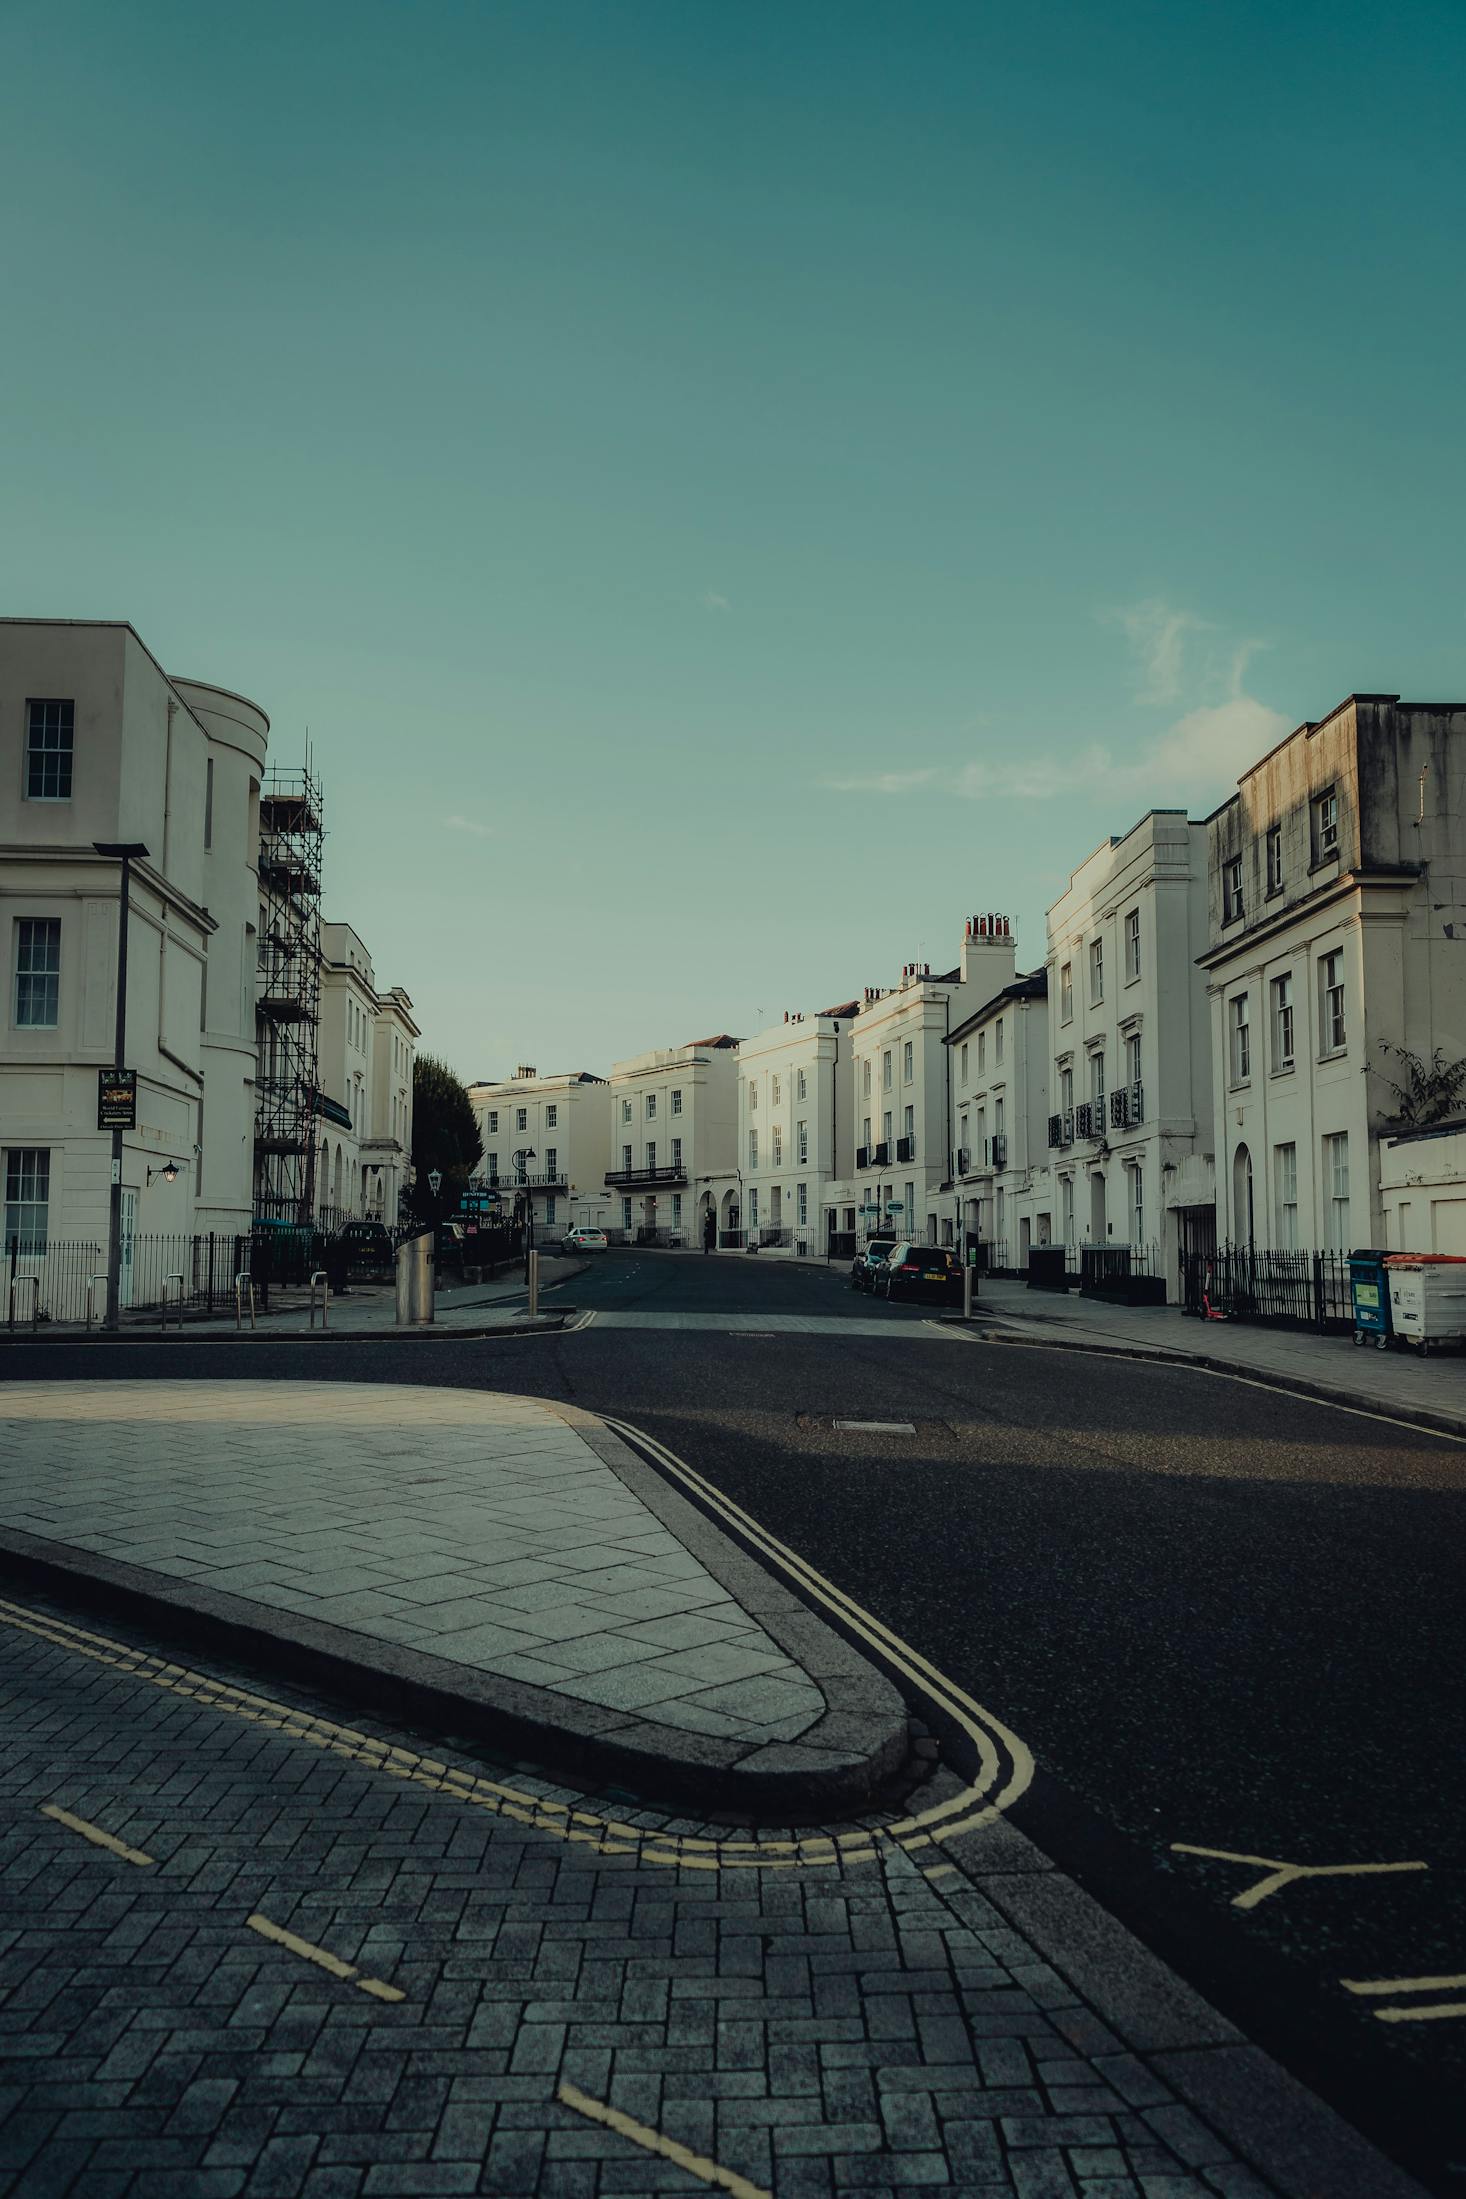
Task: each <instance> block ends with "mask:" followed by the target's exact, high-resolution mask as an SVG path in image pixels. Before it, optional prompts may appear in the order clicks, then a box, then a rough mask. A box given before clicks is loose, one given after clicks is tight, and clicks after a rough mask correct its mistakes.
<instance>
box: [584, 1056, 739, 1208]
mask: <svg viewBox="0 0 1466 2199" xmlns="http://www.w3.org/2000/svg"><path fill="white" fill-rule="evenodd" d="M608 1138H609V1150H608V1155H607V1160H606V1165H605V1172H604V1182H605V1187H606V1189H607V1191H608V1192H609V1193H610V1194H611V1201H612V1212H611V1227H612V1229H613V1230H614V1231H615V1233H616V1234H617V1235H619V1236H621V1237H623V1238H624V1239H625V1240H626V1242H628V1243H631V1244H636V1243H641V1244H671V1243H679V1244H684V1245H693V1244H701V1243H702V1241H703V1232H704V1230H705V1229H706V1227H707V1218H708V1216H709V1215H711V1216H713V1217H714V1219H715V1220H716V1222H717V1225H718V1230H719V1237H720V1241H721V1239H722V1238H725V1237H726V1238H728V1239H729V1240H732V1239H733V1238H734V1237H735V1236H736V1234H737V1232H738V1231H739V1229H740V1228H741V1227H742V1226H743V1225H742V1221H741V1206H742V1183H741V1178H740V1173H739V1162H738V1041H737V1039H736V1038H730V1037H729V1035H728V1033H727V1032H726V1031H722V1032H719V1033H718V1035H717V1036H716V1037H715V1038H706V1039H696V1040H693V1041H690V1042H689V1043H688V1044H687V1045H686V1046H661V1047H654V1048H653V1049H651V1051H649V1052H647V1053H644V1054H634V1055H632V1056H631V1057H630V1058H629V1059H627V1060H626V1061H618V1062H616V1063H614V1064H613V1065H612V1069H611V1111H610V1127H609V1133H608Z"/></svg>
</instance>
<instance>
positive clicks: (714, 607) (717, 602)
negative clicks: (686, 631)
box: [697, 588, 733, 611]
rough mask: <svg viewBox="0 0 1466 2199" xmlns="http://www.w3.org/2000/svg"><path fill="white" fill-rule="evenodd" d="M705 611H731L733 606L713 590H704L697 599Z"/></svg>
mask: <svg viewBox="0 0 1466 2199" xmlns="http://www.w3.org/2000/svg"><path fill="white" fill-rule="evenodd" d="M697 600H698V602H699V603H700V604H701V605H702V607H703V609H704V610H705V611H731V610H732V608H733V606H732V604H731V603H730V602H729V601H728V598H727V597H726V596H720V595H719V594H718V592H717V590H716V589H715V588H705V589H704V590H703V592H702V594H701V595H700V596H699V597H698V599H697Z"/></svg>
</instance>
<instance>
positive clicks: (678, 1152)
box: [672, 1138, 682, 1168]
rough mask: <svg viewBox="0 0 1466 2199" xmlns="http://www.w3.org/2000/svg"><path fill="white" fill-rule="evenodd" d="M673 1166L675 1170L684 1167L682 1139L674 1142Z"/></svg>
mask: <svg viewBox="0 0 1466 2199" xmlns="http://www.w3.org/2000/svg"><path fill="white" fill-rule="evenodd" d="M672 1166H673V1167H674V1168H680V1167H681V1166H682V1140H681V1139H680V1138H674V1139H673V1140H672Z"/></svg>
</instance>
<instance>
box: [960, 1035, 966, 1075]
mask: <svg viewBox="0 0 1466 2199" xmlns="http://www.w3.org/2000/svg"><path fill="white" fill-rule="evenodd" d="M958 1074H959V1075H960V1076H961V1079H962V1082H963V1083H964V1084H965V1083H966V1082H967V1041H966V1039H964V1040H963V1041H962V1053H961V1056H960V1057H959V1061H958Z"/></svg>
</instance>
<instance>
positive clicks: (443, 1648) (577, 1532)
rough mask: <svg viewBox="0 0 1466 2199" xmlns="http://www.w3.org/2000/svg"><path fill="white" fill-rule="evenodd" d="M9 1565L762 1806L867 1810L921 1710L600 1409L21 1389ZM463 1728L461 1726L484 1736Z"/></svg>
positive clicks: (494, 1400) (400, 1392)
mask: <svg viewBox="0 0 1466 2199" xmlns="http://www.w3.org/2000/svg"><path fill="white" fill-rule="evenodd" d="M0 1453H3V1456H4V1461H5V1470H4V1473H3V1476H0V1550H3V1549H5V1548H9V1549H10V1550H12V1551H17V1552H20V1553H21V1554H22V1555H29V1556H31V1557H32V1558H35V1559H39V1560H42V1561H46V1560H52V1561H55V1562H58V1563H64V1564H65V1565H67V1566H68V1567H69V1568H70V1569H71V1570H72V1572H73V1573H75V1572H81V1573H83V1574H87V1575H90V1576H91V1577H92V1578H93V1579H94V1580H100V1581H104V1582H105V1581H111V1582H112V1583H113V1584H114V1585H116V1586H119V1587H121V1588H123V1589H125V1590H131V1591H134V1592H138V1593H141V1594H143V1595H145V1596H146V1597H148V1598H149V1599H150V1600H151V1601H152V1602H154V1603H159V1602H161V1603H166V1604H168V1605H170V1606H171V1607H173V1608H176V1609H182V1610H187V1611H189V1612H191V1613H192V1614H194V1616H195V1617H197V1618H199V1619H202V1620H205V1621H211V1622H213V1624H214V1625H215V1626H216V1627H218V1628H233V1629H240V1630H245V1631H247V1632H248V1633H249V1634H250V1635H251V1637H264V1638H265V1639H266V1640H268V1641H270V1642H273V1643H275V1644H276V1645H277V1646H278V1647H280V1648H281V1650H282V1651H283V1652H284V1653H285V1654H286V1656H287V1657H288V1656H290V1655H291V1654H293V1652H294V1651H295V1650H297V1649H301V1650H306V1651H312V1650H313V1651H316V1652H318V1653H320V1654H322V1655H329V1657H330V1658H331V1659H332V1660H333V1662H334V1664H336V1665H337V1666H340V1665H345V1666H347V1667H349V1668H352V1669H353V1670H355V1671H357V1672H359V1673H360V1674H361V1675H363V1676H364V1678H365V1680H366V1681H367V1683H368V1687H369V1692H370V1693H371V1694H372V1696H373V1699H375V1700H381V1699H383V1698H384V1696H385V1695H386V1694H387V1693H388V1691H389V1690H390V1689H392V1688H394V1687H395V1688H397V1689H398V1690H399V1691H400V1690H401V1689H402V1688H403V1687H407V1688H409V1689H410V1688H413V1687H416V1688H418V1689H419V1690H421V1689H428V1690H430V1691H432V1692H433V1693H434V1694H436V1695H437V1696H440V1697H446V1698H447V1699H448V1701H449V1703H450V1704H451V1705H452V1706H453V1707H454V1708H455V1709H456V1711H457V1713H458V1714H459V1715H460V1716H471V1715H472V1714H473V1713H474V1712H475V1711H477V1713H478V1721H477V1722H478V1723H479V1724H480V1726H483V1725H484V1723H485V1719H487V1722H488V1729H489V1730H490V1732H491V1733H492V1732H495V1731H496V1730H497V1724H498V1721H500V1720H502V1719H506V1718H507V1719H509V1720H511V1721H513V1722H514V1726H515V1730H516V1731H519V1730H520V1729H528V1731H529V1733H530V1735H531V1736H532V1737H534V1738H537V1739H538V1741H539V1743H540V1745H541V1746H542V1747H548V1748H549V1749H550V1752H551V1753H552V1754H553V1753H555V1747H554V1744H556V1743H557V1742H558V1743H560V1744H562V1746H561V1748H560V1753H562V1754H563V1753H564V1746H563V1744H566V1743H568V1742H573V1743H574V1744H575V1745H577V1746H581V1747H587V1748H594V1749H596V1750H598V1751H599V1753H600V1757H601V1759H602V1760H603V1761H604V1762H609V1763H610V1764H612V1766H613V1767H615V1766H620V1767H621V1768H622V1769H623V1771H624V1770H626V1769H627V1768H628V1767H630V1766H632V1765H633V1764H635V1765H636V1766H638V1767H639V1768H641V1769H642V1770H643V1772H649V1773H650V1775H651V1777H652V1779H653V1782H655V1780H656V1778H657V1776H658V1773H659V1772H660V1773H662V1774H664V1775H665V1778H666V1780H668V1781H672V1782H674V1783H675V1782H677V1781H679V1780H680V1781H681V1782H682V1783H686V1782H687V1780H688V1779H691V1778H695V1779H696V1780H697V1781H698V1783H699V1786H700V1788H701V1789H702V1790H704V1791H709V1792H710V1791H712V1790H713V1789H715V1788H716V1787H717V1786H718V1783H719V1781H720V1780H721V1782H722V1787H723V1791H724V1795H725V1798H726V1797H727V1796H728V1795H733V1796H742V1797H743V1799H744V1802H745V1803H747V1804H751V1803H753V1802H754V1801H755V1800H759V1799H762V1800H763V1801H764V1802H765V1803H767V1802H769V1801H771V1800H772V1799H773V1798H774V1797H776V1796H782V1798H783V1800H784V1802H785V1805H786V1807H787V1806H788V1804H790V1803H791V1802H793V1801H795V1800H796V1799H798V1797H799V1796H800V1795H801V1794H804V1793H805V1790H806V1789H807V1790H808V1794H807V1797H806V1798H807V1799H808V1800H810V1801H816V1800H817V1801H819V1802H821V1803H824V1804H827V1805H829V1804H834V1803H835V1802H836V1801H837V1800H839V1799H840V1798H842V1797H843V1798H844V1799H845V1800H847V1801H854V1800H859V1799H862V1798H863V1797H864V1796H866V1795H868V1794H869V1793H870V1792H871V1791H873V1789H874V1788H875V1787H876V1786H878V1785H879V1783H880V1781H881V1780H882V1779H883V1778H884V1777H885V1776H886V1775H887V1774H888V1773H889V1772H890V1771H892V1770H894V1769H896V1768H897V1767H898V1765H899V1763H900V1762H901V1760H902V1759H903V1757H904V1754H905V1736H906V1721H905V1716H904V1712H903V1711H902V1709H901V1706H900V1703H899V1699H898V1698H897V1696H896V1694H895V1691H894V1690H893V1689H892V1688H891V1687H890V1686H889V1685H888V1683H887V1682H885V1681H884V1680H883V1679H881V1678H880V1677H879V1676H878V1675H877V1674H876V1673H875V1672H874V1671H873V1670H872V1669H871V1668H870V1667H869V1666H867V1665H865V1664H864V1663H863V1661H862V1660H861V1659H860V1658H858V1657H857V1656H856V1654H855V1652H854V1651H852V1650H848V1649H846V1648H845V1647H844V1645H843V1644H841V1643H838V1642H836V1640H835V1638H834V1637H833V1636H832V1635H830V1634H829V1633H828V1631H827V1630H826V1629H825V1628H824V1627H822V1626H821V1625H819V1623H818V1622H816V1621H814V1620H812V1619H811V1618H810V1616H809V1615H808V1613H806V1612H805V1611H804V1609H803V1607H802V1606H800V1605H798V1604H796V1603H795V1602H794V1600H793V1598H792V1597H790V1596H789V1595H788V1594H787V1593H786V1592H785V1591H784V1590H782V1589H780V1588H778V1587H777V1586H776V1584H774V1583H772V1582H770V1581H769V1580H768V1579H767V1577H766V1576H765V1575H764V1574H763V1573H762V1572H761V1571H760V1570H759V1569H758V1568H757V1567H755V1566H753V1565H752V1564H751V1563H750V1562H749V1561H748V1560H747V1559H745V1558H743V1557H742V1556H741V1554H740V1553H738V1552H737V1551H735V1550H734V1549H733V1547H732V1546H731V1544H729V1543H728V1542H727V1541H726V1540H725V1538H723V1537H722V1536H721V1535H720V1534H719V1533H718V1532H717V1531H716V1530H715V1529H714V1528H713V1527H712V1526H711V1525H710V1524H709V1523H708V1522H707V1521H706V1520H704V1519H703V1518H702V1517H701V1515H700V1514H697V1513H694V1512H693V1511H692V1510H691V1508H690V1507H689V1506H687V1505H686V1504H685V1503H683V1501H682V1500H681V1499H680V1498H678V1497H676V1496H675V1495H673V1494H672V1493H671V1492H670V1491H668V1490H667V1489H666V1488H665V1486H664V1484H663V1483H662V1482H661V1481H660V1479H659V1477H657V1476H655V1475H654V1474H652V1473H651V1471H650V1469H648V1468H646V1467H645V1466H643V1465H642V1464H641V1462H640V1461H639V1460H637V1459H636V1458H635V1457H634V1456H633V1454H632V1453H631V1452H630V1451H628V1450H627V1449H626V1447H625V1445H624V1444H622V1443H620V1441H619V1440H618V1439H617V1438H616V1437H615V1436H614V1435H612V1434H611V1433H610V1432H609V1431H608V1430H607V1429H606V1428H605V1427H604V1425H603V1424H602V1423H601V1422H600V1421H598V1420H596V1419H595V1418H594V1416H593V1415H591V1414H589V1413H582V1412H578V1411H577V1410H576V1409H575V1408H574V1407H570V1406H549V1405H545V1404H542V1403H540V1402H538V1401H537V1400H534V1399H530V1398H516V1397H504V1396H495V1395H490V1394H486V1393H483V1392H481V1391H477V1390H474V1391H469V1390H451V1389H433V1388H416V1387H407V1386H392V1385H380V1386H379V1385H375V1384H371V1385H368V1384H361V1385H357V1384H346V1383H334V1382H332V1383H323V1384H315V1383H301V1382H241V1383H224V1384H211V1385H209V1386H208V1387H207V1388H204V1387H202V1386H201V1385H199V1384H197V1383H190V1382H117V1383H111V1382H106V1383H102V1382H98V1383H15V1384H12V1385H10V1386H9V1387H8V1388H7V1389H6V1390H5V1391H4V1392H3V1393H0ZM460 1730H461V1729H460Z"/></svg>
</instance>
